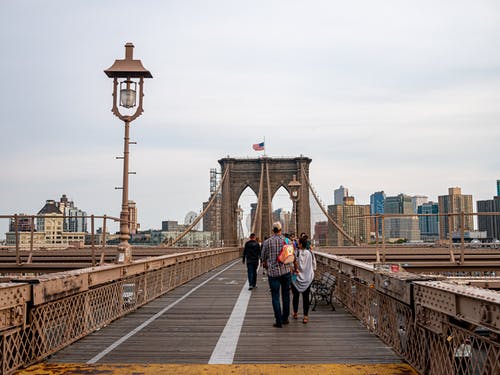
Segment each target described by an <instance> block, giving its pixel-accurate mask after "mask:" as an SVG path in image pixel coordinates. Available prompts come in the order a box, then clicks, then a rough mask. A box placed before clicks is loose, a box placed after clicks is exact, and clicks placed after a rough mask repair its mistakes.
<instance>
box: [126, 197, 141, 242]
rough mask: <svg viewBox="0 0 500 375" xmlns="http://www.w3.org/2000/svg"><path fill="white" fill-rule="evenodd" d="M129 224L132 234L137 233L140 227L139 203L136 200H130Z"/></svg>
mask: <svg viewBox="0 0 500 375" xmlns="http://www.w3.org/2000/svg"><path fill="white" fill-rule="evenodd" d="M128 226H129V230H130V234H136V233H137V231H138V230H139V228H140V225H139V224H138V223H137V204H136V203H135V202H134V201H128Z"/></svg>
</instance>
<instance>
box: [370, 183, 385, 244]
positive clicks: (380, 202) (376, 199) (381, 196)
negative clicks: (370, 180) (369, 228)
mask: <svg viewBox="0 0 500 375" xmlns="http://www.w3.org/2000/svg"><path fill="white" fill-rule="evenodd" d="M384 202H385V193H384V191H383V190H382V191H376V192H375V193H373V194H372V195H370V215H376V214H383V213H384ZM380 220H381V219H379V222H378V234H379V235H382V223H381V221H380ZM373 227H374V228H373V230H374V231H375V228H376V225H374V226H373Z"/></svg>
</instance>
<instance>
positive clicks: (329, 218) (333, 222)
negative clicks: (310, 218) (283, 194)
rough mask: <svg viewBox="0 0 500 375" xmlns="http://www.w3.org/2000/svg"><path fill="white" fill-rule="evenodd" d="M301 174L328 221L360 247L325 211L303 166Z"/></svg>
mask: <svg viewBox="0 0 500 375" xmlns="http://www.w3.org/2000/svg"><path fill="white" fill-rule="evenodd" d="M301 172H302V177H303V178H304V180H305V181H306V183H307V186H308V187H309V190H310V191H311V193H312V195H313V197H314V199H315V200H316V203H317V204H318V206H319V207H320V208H321V211H323V213H324V214H325V216H326V217H327V219H328V221H330V222H331V223H332V224H333V226H334V227H335V228H337V230H338V231H339V232H340V233H342V235H343V236H344V237H345V238H346V239H347V240H348V241H349V242H351V243H352V244H353V245H358V244H357V243H356V240H355V239H354V238H352V237H351V236H350V235H349V234H347V232H346V231H344V230H343V229H342V228H341V227H340V225H338V224H337V222H336V221H335V220H333V218H332V217H331V216H330V215H329V214H328V211H326V210H325V208H324V207H323V204H322V203H321V201H320V200H319V198H318V196H317V195H316V192H315V191H314V189H313V187H312V185H311V182H310V181H309V179H308V178H307V175H306V172H305V170H304V166H301Z"/></svg>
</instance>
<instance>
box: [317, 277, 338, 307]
mask: <svg viewBox="0 0 500 375" xmlns="http://www.w3.org/2000/svg"><path fill="white" fill-rule="evenodd" d="M336 285H337V278H336V277H335V276H333V275H332V274H331V273H328V272H324V273H323V274H322V275H321V277H320V278H319V279H315V280H314V281H313V282H312V284H311V305H312V311H316V305H317V303H318V302H319V301H323V302H326V304H327V305H330V306H331V307H332V310H333V311H335V306H334V305H333V299H334V297H333V293H334V292H335V286H336Z"/></svg>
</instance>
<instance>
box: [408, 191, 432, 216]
mask: <svg viewBox="0 0 500 375" xmlns="http://www.w3.org/2000/svg"><path fill="white" fill-rule="evenodd" d="M427 202H429V197H426V196H425V195H414V196H413V197H411V204H412V205H413V213H417V210H418V206H421V205H423V204H424V203H427Z"/></svg>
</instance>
